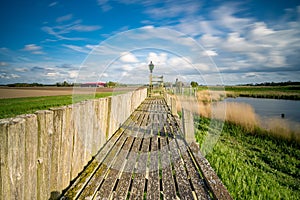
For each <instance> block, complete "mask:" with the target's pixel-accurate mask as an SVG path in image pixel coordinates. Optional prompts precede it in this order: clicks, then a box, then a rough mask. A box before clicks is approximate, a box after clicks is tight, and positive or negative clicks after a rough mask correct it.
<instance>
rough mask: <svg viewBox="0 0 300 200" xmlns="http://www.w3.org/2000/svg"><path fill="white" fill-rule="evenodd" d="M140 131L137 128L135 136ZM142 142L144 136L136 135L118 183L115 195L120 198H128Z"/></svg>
mask: <svg viewBox="0 0 300 200" xmlns="http://www.w3.org/2000/svg"><path fill="white" fill-rule="evenodd" d="M144 116H145V115H143V117H144ZM141 119H143V118H141ZM139 121H140V123H141V122H142V120H139ZM138 131H139V129H138V130H137V132H135V136H137V134H138ZM141 142H142V138H140V137H136V138H135V140H134V143H133V145H132V148H131V150H130V152H129V154H128V157H127V161H126V164H125V167H124V169H123V172H122V174H121V177H120V179H119V183H118V185H117V188H116V191H115V195H114V196H115V197H116V198H118V199H126V197H127V194H128V192H129V188H130V183H131V178H132V173H133V170H134V167H135V163H136V160H137V158H138V151H139V149H140V145H141Z"/></svg>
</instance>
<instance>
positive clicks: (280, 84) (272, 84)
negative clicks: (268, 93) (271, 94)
mask: <svg viewBox="0 0 300 200" xmlns="http://www.w3.org/2000/svg"><path fill="white" fill-rule="evenodd" d="M289 85H300V82H293V81H286V82H277V83H275V82H264V83H255V84H253V83H248V84H242V85H240V86H289Z"/></svg>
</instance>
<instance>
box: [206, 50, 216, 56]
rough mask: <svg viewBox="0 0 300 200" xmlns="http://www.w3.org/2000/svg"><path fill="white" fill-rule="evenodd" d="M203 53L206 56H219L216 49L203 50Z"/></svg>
mask: <svg viewBox="0 0 300 200" xmlns="http://www.w3.org/2000/svg"><path fill="white" fill-rule="evenodd" d="M203 55H204V56H217V55H218V53H217V52H216V51H214V50H206V51H204V52H203Z"/></svg>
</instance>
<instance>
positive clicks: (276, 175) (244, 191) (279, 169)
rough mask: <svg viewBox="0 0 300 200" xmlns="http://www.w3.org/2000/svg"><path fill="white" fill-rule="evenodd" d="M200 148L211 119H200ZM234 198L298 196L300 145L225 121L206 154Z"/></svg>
mask: <svg viewBox="0 0 300 200" xmlns="http://www.w3.org/2000/svg"><path fill="white" fill-rule="evenodd" d="M195 121H196V122H197V130H196V140H197V141H198V142H199V144H200V147H201V145H202V143H203V141H204V138H205V136H207V134H209V132H208V130H209V128H208V127H209V124H210V120H209V119H208V118H197V119H196V120H195ZM206 157H207V159H208V161H209V162H210V164H211V166H212V167H213V168H214V169H215V171H216V172H217V174H218V176H219V177H220V178H221V180H222V181H223V183H224V184H225V185H226V187H227V188H228V190H229V192H230V194H231V195H232V196H233V198H234V199H298V198H299V196H300V170H299V166H300V147H299V144H297V143H295V142H290V141H286V140H280V139H278V138H275V137H272V136H271V135H268V134H266V133H265V131H264V130H261V129H259V128H257V129H256V130H254V131H253V132H249V131H247V130H246V129H245V128H243V127H242V126H239V125H236V124H232V123H228V122H225V124H224V127H223V131H222V134H221V136H220V138H219V140H218V142H217V144H216V145H215V146H214V149H213V151H212V152H210V153H209V154H208V155H207V156H206Z"/></svg>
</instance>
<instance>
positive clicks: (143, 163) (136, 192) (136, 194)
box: [130, 119, 150, 199]
mask: <svg viewBox="0 0 300 200" xmlns="http://www.w3.org/2000/svg"><path fill="white" fill-rule="evenodd" d="M145 120H147V119H145ZM149 144H150V138H144V139H143V144H142V149H141V152H140V155H139V158H138V165H137V168H136V170H135V171H134V174H135V176H134V179H133V183H132V189H131V193H130V199H142V198H143V196H144V188H145V181H146V179H145V177H146V168H147V161H148V150H149Z"/></svg>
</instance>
